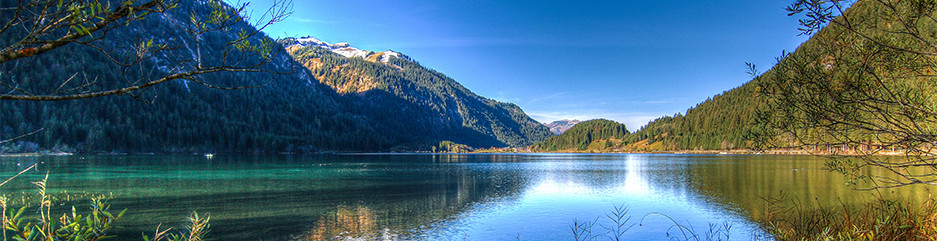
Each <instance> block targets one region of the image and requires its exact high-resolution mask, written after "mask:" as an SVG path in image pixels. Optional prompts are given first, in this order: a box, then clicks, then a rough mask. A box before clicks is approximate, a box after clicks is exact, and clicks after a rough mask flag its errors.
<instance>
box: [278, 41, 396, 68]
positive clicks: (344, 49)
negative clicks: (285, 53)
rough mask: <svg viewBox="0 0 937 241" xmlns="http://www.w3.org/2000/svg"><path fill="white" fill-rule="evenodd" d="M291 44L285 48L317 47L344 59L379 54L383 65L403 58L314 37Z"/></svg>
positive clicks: (392, 53)
mask: <svg viewBox="0 0 937 241" xmlns="http://www.w3.org/2000/svg"><path fill="white" fill-rule="evenodd" d="M292 42H293V43H292V44H289V45H288V46H286V47H293V46H298V47H308V46H317V47H320V48H324V49H328V50H329V51H332V52H333V53H336V54H339V55H341V56H345V57H346V58H363V59H368V58H369V57H370V56H373V55H375V54H379V55H378V57H379V61H381V62H383V63H389V62H390V59H391V58H392V57H396V58H403V57H401V56H402V55H401V54H400V53H398V52H394V51H391V50H387V51H384V52H378V53H375V52H373V51H368V50H361V49H357V48H354V47H351V44H349V43H345V42H342V43H335V44H330V43H328V42H325V41H322V40H319V39H317V38H315V37H302V38H296V39H295V41H292Z"/></svg>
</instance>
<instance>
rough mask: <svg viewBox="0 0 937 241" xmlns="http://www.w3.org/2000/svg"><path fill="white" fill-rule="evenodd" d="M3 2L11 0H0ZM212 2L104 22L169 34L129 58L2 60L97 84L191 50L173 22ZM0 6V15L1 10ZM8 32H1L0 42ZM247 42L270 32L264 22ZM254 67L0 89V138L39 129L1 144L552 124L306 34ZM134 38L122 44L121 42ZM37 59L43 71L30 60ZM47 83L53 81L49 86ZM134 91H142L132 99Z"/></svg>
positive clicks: (257, 148)
mask: <svg viewBox="0 0 937 241" xmlns="http://www.w3.org/2000/svg"><path fill="white" fill-rule="evenodd" d="M0 1H2V2H3V3H5V4H6V5H9V4H12V1H13V0H0ZM211 11H212V9H211V7H210V6H209V3H208V1H196V0H182V1H180V4H178V7H177V8H174V9H171V10H169V12H168V13H167V14H164V15H156V16H154V15H151V16H148V17H146V18H145V19H143V20H139V21H133V22H131V23H130V24H128V25H127V26H125V27H119V28H116V29H114V30H112V31H110V32H109V33H108V34H107V35H106V36H104V38H103V39H101V40H99V41H98V42H95V44H96V45H95V47H96V48H104V49H108V48H110V49H121V48H126V47H125V46H134V44H136V43H137V42H138V41H139V40H140V39H153V40H155V41H156V42H158V43H159V44H165V45H167V46H174V47H175V48H173V50H172V51H170V52H168V53H167V54H165V55H163V56H158V57H157V58H155V60H153V61H152V62H148V63H145V67H147V68H146V69H144V70H132V69H131V70H127V69H126V68H122V67H121V66H119V65H117V64H115V63H112V62H109V61H107V56H104V55H103V54H102V53H101V52H99V51H96V50H95V49H94V48H90V47H87V46H83V45H77V44H72V45H67V46H65V47H62V48H59V49H56V50H53V51H50V52H46V53H43V54H41V55H36V56H33V57H30V58H25V59H21V60H17V61H8V62H4V63H2V64H0V71H3V73H17V74H16V75H13V76H12V77H10V78H15V81H18V83H24V86H25V87H29V88H34V89H43V88H46V89H48V88H56V87H57V86H55V84H54V83H58V82H61V81H62V80H63V79H64V78H68V76H71V75H73V74H75V73H79V74H81V75H84V76H86V77H87V78H88V79H94V80H95V81H96V83H97V84H99V85H100V86H102V87H113V86H119V85H121V84H122V83H124V82H125V81H126V80H127V76H146V75H160V74H165V73H166V72H167V71H170V70H168V69H169V68H167V66H166V63H179V62H184V61H186V60H191V58H193V56H196V53H195V51H193V49H192V48H186V47H188V46H191V45H190V44H189V43H192V42H196V41H195V39H193V38H192V37H191V35H188V34H186V33H184V32H181V31H180V30H178V29H177V28H174V26H177V24H178V23H180V22H182V23H184V22H187V21H189V19H190V18H193V17H195V18H199V17H207V16H204V15H205V14H207V13H210V12H211ZM0 18H3V16H0ZM246 30H254V27H252V26H250V25H248V24H244V23H242V24H239V25H237V26H234V28H233V29H231V30H229V31H226V32H221V33H211V34H206V35H203V36H199V41H198V42H199V44H200V46H199V49H198V53H197V55H198V57H199V58H202V59H204V60H206V61H211V60H220V59H221V58H224V57H225V55H224V53H225V52H224V51H227V50H226V49H225V48H224V45H225V44H227V43H228V42H229V41H231V40H232V39H235V38H236V37H237V33H238V32H243V31H246ZM17 37H18V36H16V32H13V33H10V32H8V33H5V34H3V35H0V44H7V43H10V42H11V41H14V40H15V39H16V38H17ZM249 41H251V42H263V41H276V40H273V39H271V38H270V37H267V36H264V35H263V34H262V33H261V34H259V35H256V36H254V37H252V38H250V39H249ZM279 43H281V46H279V47H277V49H276V50H278V51H274V54H272V56H270V59H271V63H269V64H267V65H265V66H264V67H263V68H265V69H266V70H269V71H270V72H277V73H243V72H224V73H215V74H205V75H201V76H199V77H198V78H199V79H198V80H199V81H200V82H209V83H224V84H228V85H234V86H237V85H241V86H259V87H258V88H248V89H241V90H219V89H213V88H208V87H206V86H203V85H200V84H196V83H194V82H193V81H191V80H185V79H183V80H178V81H174V82H170V83H165V84H161V85H158V86H155V87H153V88H151V89H148V90H147V91H146V92H145V94H144V95H142V96H138V97H137V98H131V97H127V96H107V97H100V98H92V99H84V100H73V101H59V102H29V101H2V102H0V110H2V111H0V112H2V113H7V114H4V115H2V116H0V138H10V137H14V136H19V135H22V134H24V133H29V132H32V131H35V130H37V129H41V130H42V131H41V132H39V134H36V135H33V136H29V137H27V138H24V139H21V140H19V141H18V142H16V143H12V144H8V145H5V146H2V147H0V152H25V151H36V150H54V151H66V152H85V153H87V152H254V153H270V152H317V151H394V150H406V151H417V150H429V149H430V148H431V147H433V146H436V145H437V144H438V143H440V142H443V141H449V142H453V143H458V144H465V145H469V146H472V147H482V148H487V147H521V146H526V145H530V144H532V143H534V142H538V141H542V140H545V139H546V138H548V137H550V136H552V134H551V133H550V131H549V129H548V128H547V127H546V126H544V125H543V124H540V123H538V122H536V121H534V120H533V119H531V118H530V117H529V116H527V115H526V114H525V113H524V112H523V110H521V109H520V108H519V107H518V106H516V105H514V104H510V103H504V102H499V101H496V100H492V99H488V98H484V97H482V96H478V95H476V94H474V93H472V92H471V91H470V90H468V89H466V88H465V87H463V86H462V85H460V84H458V83H457V82H456V81H455V80H453V79H451V78H449V77H447V76H445V75H444V74H442V73H439V72H436V71H434V70H431V69H429V68H426V67H423V66H421V65H420V64H419V63H417V62H415V61H413V60H411V59H410V58H408V57H406V56H405V55H403V54H400V53H397V52H392V51H387V52H377V53H375V52H370V51H364V50H358V49H354V48H350V47H349V45H348V44H326V43H324V42H321V41H318V40H315V39H314V38H302V39H283V40H279ZM130 50H132V49H128V51H130ZM33 69H43V70H46V71H27V70H33ZM49 92H53V91H49ZM141 100H142V101H141Z"/></svg>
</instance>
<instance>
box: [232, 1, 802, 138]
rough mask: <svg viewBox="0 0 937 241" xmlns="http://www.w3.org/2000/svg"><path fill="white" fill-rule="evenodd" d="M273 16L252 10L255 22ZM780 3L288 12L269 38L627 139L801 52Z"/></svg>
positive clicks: (324, 5)
mask: <svg viewBox="0 0 937 241" xmlns="http://www.w3.org/2000/svg"><path fill="white" fill-rule="evenodd" d="M271 4H272V2H271V0H252V1H251V7H252V8H251V9H254V15H257V14H260V13H261V12H259V10H261V9H262V8H266V7H268V6H270V5H271ZM788 4H790V1H785V0H780V1H779V0H771V1H760V0H755V1H752V0H732V1H717V0H712V1H685V0H681V1H673V0H658V1H623V0H618V1H553V0H543V1H510V0H473V1H440V0H393V1H381V0H342V1H334V0H333V1H319V0H295V1H294V7H293V15H292V16H291V17H289V18H288V19H287V20H286V21H285V22H282V23H279V24H277V25H274V26H271V27H269V28H267V29H266V32H267V34H268V35H270V36H272V37H285V36H291V37H301V36H314V37H316V38H319V39H321V40H323V41H326V42H330V43H336V42H348V43H351V45H352V46H353V47H357V48H359V49H366V50H371V51H384V50H388V49H391V50H394V51H398V52H402V53H404V54H406V55H408V56H410V57H412V58H413V59H415V60H416V61H418V62H420V63H421V64H422V65H424V66H426V67H428V68H432V69H435V70H437V71H440V72H442V73H445V74H446V75H449V76H450V77H452V78H454V79H455V80H457V81H459V82H460V83H461V84H462V85H464V86H466V87H467V88H469V89H470V90H472V91H474V92H475V93H477V94H479V95H482V96H485V97H489V98H493V99H497V100H500V101H506V102H512V103H515V104H517V105H519V106H521V108H523V109H524V111H526V112H527V114H528V115H530V116H531V117H533V118H534V119H536V120H538V121H541V122H550V121H554V120H559V119H565V118H575V119H580V120H588V119H594V118H606V119H612V120H616V121H619V122H622V123H625V124H626V125H627V126H628V129H629V130H631V131H634V130H637V129H638V127H640V126H643V125H645V124H647V122H648V121H650V120H652V119H654V118H657V117H660V116H665V115H673V114H675V113H678V112H680V113H683V112H685V111H686V109H687V108H690V107H692V106H694V105H695V104H697V103H699V102H702V101H704V100H706V98H708V97H711V96H713V95H715V94H719V93H722V92H723V91H725V90H729V89H731V88H734V87H737V86H739V85H741V84H743V83H745V82H747V81H748V80H749V77H748V76H747V75H746V74H745V64H744V63H745V62H753V63H756V64H757V65H758V66H759V68H760V69H761V70H762V71H765V70H767V69H768V68H769V67H770V66H772V65H773V64H774V58H775V57H777V56H779V55H780V54H781V51H782V50H787V51H793V50H794V49H796V47H797V46H798V45H799V44H800V43H801V42H803V41H804V40H806V38H805V37H798V36H797V33H798V32H797V30H796V28H797V21H796V19H794V18H793V17H788V16H787V14H786V12H785V11H784V7H785V6H786V5H788Z"/></svg>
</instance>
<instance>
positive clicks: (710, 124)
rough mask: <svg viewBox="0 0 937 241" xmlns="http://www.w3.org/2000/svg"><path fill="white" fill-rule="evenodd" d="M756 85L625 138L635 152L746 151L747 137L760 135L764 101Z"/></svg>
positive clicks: (664, 120)
mask: <svg viewBox="0 0 937 241" xmlns="http://www.w3.org/2000/svg"><path fill="white" fill-rule="evenodd" d="M756 85H757V84H756V83H753V82H749V83H746V84H745V85H742V86H741V87H738V88H735V89H732V90H729V91H725V92H723V93H722V94H719V95H716V96H714V97H712V98H709V99H707V100H706V101H704V102H702V103H700V104H697V105H696V106H695V107H693V108H690V109H688V110H687V111H686V115H681V114H676V115H674V116H665V117H661V118H658V119H656V120H654V121H651V122H650V123H648V124H647V125H645V126H644V127H643V128H641V129H639V130H637V131H635V133H633V134H632V135H631V136H629V138H628V142H629V143H632V144H633V145H632V146H631V148H632V149H636V150H649V151H653V150H665V151H670V150H725V149H748V148H752V147H753V146H752V145H753V143H752V142H751V141H749V139H750V138H749V136H750V135H751V134H754V133H759V132H757V131H758V128H760V127H759V125H757V124H756V120H757V118H758V116H757V115H758V110H759V109H762V110H763V109H764V108H765V107H766V103H765V100H764V98H762V97H759V95H758V93H756V88H757V86H756Z"/></svg>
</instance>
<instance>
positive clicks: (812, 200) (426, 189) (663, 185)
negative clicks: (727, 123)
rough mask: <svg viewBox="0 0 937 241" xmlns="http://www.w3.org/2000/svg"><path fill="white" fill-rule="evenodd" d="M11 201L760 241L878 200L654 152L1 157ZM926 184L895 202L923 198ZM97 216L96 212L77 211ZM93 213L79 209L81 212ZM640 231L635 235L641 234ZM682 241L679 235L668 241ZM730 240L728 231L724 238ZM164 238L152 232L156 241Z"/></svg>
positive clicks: (771, 163)
mask: <svg viewBox="0 0 937 241" xmlns="http://www.w3.org/2000/svg"><path fill="white" fill-rule="evenodd" d="M0 161H2V162H0V171H2V173H0V175H2V176H3V177H8V176H12V175H14V174H15V173H16V172H18V171H19V170H21V169H22V168H25V167H27V166H29V165H31V164H32V163H36V162H39V163H41V164H40V165H39V167H38V170H37V171H31V172H29V173H27V174H26V175H24V176H21V177H19V178H17V179H15V180H14V181H13V182H12V183H10V184H7V185H5V186H3V187H0V190H2V191H3V192H4V193H6V194H8V195H14V196H16V195H23V194H24V193H25V194H26V195H32V193H34V191H33V190H34V187H33V186H32V184H30V182H32V181H36V180H40V179H42V177H43V176H44V175H45V173H47V172H48V173H50V175H49V183H48V186H49V187H50V191H51V192H53V193H58V195H60V196H64V193H66V191H67V193H68V194H69V195H71V196H73V197H78V198H80V197H82V195H81V194H86V193H96V194H106V195H108V196H111V199H110V201H109V203H110V204H111V205H112V207H113V208H116V209H125V208H126V209H127V210H128V211H127V214H126V215H127V216H126V217H125V218H124V219H122V220H120V224H121V227H120V228H119V229H116V230H117V234H118V235H119V236H120V238H119V240H124V239H132V240H138V239H139V237H140V236H141V234H142V233H147V234H152V233H153V231H155V228H156V226H157V225H159V224H162V225H163V227H165V226H167V225H168V226H180V225H181V224H182V220H183V219H184V218H185V217H186V216H187V215H188V214H189V213H190V212H192V211H198V212H199V213H200V214H203V215H204V214H210V215H211V234H210V236H209V237H210V239H211V240H319V239H328V238H336V237H338V238H337V239H368V240H372V239H391V240H395V239H404V240H414V239H415V240H517V239H520V240H572V239H573V238H574V237H573V232H572V231H571V227H572V226H573V225H574V223H578V224H582V223H593V222H594V223H595V225H593V226H592V228H591V229H589V230H591V231H592V235H599V236H600V237H602V238H601V239H605V236H611V235H612V234H610V233H609V232H608V231H607V230H608V228H611V227H614V226H615V225H614V224H613V222H611V221H610V220H609V218H608V217H607V216H608V215H609V214H611V213H612V212H613V211H615V209H616V207H623V208H627V210H628V212H627V215H625V217H630V220H629V221H628V223H627V224H626V225H625V227H631V228H630V229H629V230H627V231H626V232H625V235H624V236H625V237H626V238H627V239H629V240H667V239H669V237H668V235H670V236H676V237H682V235H683V234H682V233H681V232H679V227H677V226H675V224H678V225H680V226H681V227H687V228H693V229H694V230H695V233H696V234H699V235H706V234H707V233H709V230H710V225H716V226H717V227H716V228H717V230H724V229H725V228H724V227H725V226H731V228H729V232H728V235H729V236H730V238H731V239H732V240H749V239H750V238H751V236H753V235H754V236H758V235H760V234H761V232H760V231H759V229H758V228H757V226H756V225H754V224H752V222H751V221H750V220H752V219H753V218H757V217H758V216H759V215H760V213H759V211H760V210H763V207H764V201H763V199H762V198H766V197H777V196H779V195H784V196H785V197H786V198H785V199H786V200H790V201H792V202H802V203H806V204H805V205H820V204H831V205H835V204H839V203H843V202H864V201H871V200H872V199H873V198H872V195H871V194H870V193H869V192H858V191H854V190H852V189H851V188H850V187H848V186H846V185H845V181H844V180H843V178H841V177H839V176H838V175H836V174H831V173H829V172H827V171H824V170H821V169H822V167H823V160H822V159H820V158H814V157H798V156H725V155H648V154H608V155H587V154H521V155H512V154H471V155H431V154H412V155H411V154H406V155H403V154H401V155H392V154H373V155H309V156H225V155H216V156H214V157H213V158H211V159H208V158H206V157H204V156H85V157H80V156H69V157H28V158H23V157H20V158H3V159H0ZM928 194H930V191H929V190H927V189H924V188H920V187H912V188H905V189H894V190H889V191H887V194H885V195H887V196H889V197H899V198H912V199H922V198H926V197H927V195H928ZM70 205H79V207H81V205H86V202H84V201H82V202H77V203H67V204H66V205H64V206H62V207H63V208H64V207H66V206H70ZM79 210H80V209H79ZM631 225H634V226H631ZM668 232H669V234H668ZM720 235H722V234H720ZM150 236H152V235H150Z"/></svg>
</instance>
